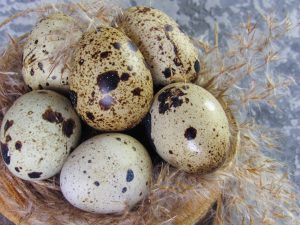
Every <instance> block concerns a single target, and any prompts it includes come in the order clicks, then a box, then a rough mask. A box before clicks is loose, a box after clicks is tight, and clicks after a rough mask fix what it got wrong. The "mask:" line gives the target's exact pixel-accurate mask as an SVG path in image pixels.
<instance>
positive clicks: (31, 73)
mask: <svg viewBox="0 0 300 225" xmlns="http://www.w3.org/2000/svg"><path fill="white" fill-rule="evenodd" d="M30 75H31V76H33V75H34V70H33V68H31V70H30Z"/></svg>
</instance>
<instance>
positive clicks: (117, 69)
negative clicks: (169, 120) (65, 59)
mask: <svg viewBox="0 0 300 225" xmlns="http://www.w3.org/2000/svg"><path fill="white" fill-rule="evenodd" d="M72 63H73V65H72V68H73V73H72V76H71V78H70V89H71V92H70V93H71V99H72V100H73V104H74V106H75V108H76V110H77V112H78V113H79V114H80V116H81V117H82V118H83V119H84V120H85V121H86V122H87V124H88V125H90V126H91V127H93V128H95V129H98V130H102V131H122V130H125V129H128V128H132V127H134V126H135V125H136V124H138V123H139V122H140V121H141V120H142V118H143V117H144V116H145V115H146V113H147V111H148V110H149V108H150V104H151V100H152V97H153V84H152V77H151V73H150V71H149V69H148V68H147V65H146V63H145V60H144V58H143V56H142V54H141V53H140V51H139V50H138V48H137V47H136V45H135V44H134V43H133V42H132V41H131V40H130V39H129V38H128V37H127V36H125V35H124V34H123V33H122V32H120V31H119V30H117V29H115V28H112V27H98V28H97V29H96V30H95V31H91V32H88V33H85V34H84V35H83V37H82V39H81V40H80V41H79V44H78V47H77V49H75V53H74V59H73V62H72Z"/></svg>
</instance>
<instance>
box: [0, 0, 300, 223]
mask: <svg viewBox="0 0 300 225" xmlns="http://www.w3.org/2000/svg"><path fill="white" fill-rule="evenodd" d="M104 6H105V5H104V3H103V2H102V3H101V1H97V3H95V4H93V3H91V4H90V5H88V4H85V5H83V4H57V5H45V6H41V7H39V8H35V9H29V10H26V11H24V12H21V13H19V14H16V15H14V16H13V17H11V18H9V19H7V20H6V21H4V22H3V23H1V24H0V27H1V26H4V25H5V24H7V23H9V22H11V21H12V20H13V19H15V18H16V17H20V16H21V17H22V16H25V15H27V14H28V13H32V12H34V13H40V14H41V16H43V15H45V14H50V13H52V12H55V11H57V10H58V11H63V12H65V13H67V14H69V15H72V16H73V17H74V18H75V19H77V20H78V22H79V23H80V24H81V25H82V28H83V29H87V30H88V29H93V28H94V27H96V26H97V24H99V22H100V23H110V22H111V18H112V16H113V15H115V14H116V12H119V9H118V8H117V7H116V8H111V7H104ZM260 23H262V24H264V25H265V27H264V30H263V31H259V30H258V29H257V24H255V23H252V22H251V20H250V18H249V20H248V21H247V22H246V23H242V24H241V26H240V27H239V28H237V29H236V31H235V33H234V34H232V35H231V36H228V43H229V46H228V49H227V50H223V49H219V46H218V38H217V37H218V35H217V34H218V30H217V26H216V29H215V31H216V32H215V33H216V35H215V36H216V38H215V43H214V44H213V45H212V46H210V45H209V44H208V43H207V42H204V41H203V40H201V41H199V40H194V43H195V45H196V46H197V47H198V48H199V50H200V51H201V54H200V57H201V62H202V74H201V76H200V79H199V80H198V81H197V82H198V84H199V85H201V86H203V87H205V88H206V89H207V90H209V91H210V92H211V93H212V94H214V96H216V97H217V98H218V99H219V100H220V102H221V103H222V105H223V107H224V109H225V110H226V112H227V115H228V118H229V120H230V124H231V131H232V140H231V143H232V146H231V147H232V152H231V155H230V156H229V159H228V161H227V162H226V163H225V165H224V166H223V167H222V168H221V169H219V170H218V171H216V172H214V173H212V174H208V175H197V174H194V175H188V174H186V173H184V172H181V171H178V170H176V169H174V168H171V167H169V166H168V165H167V164H162V165H156V166H155V168H154V171H153V183H152V185H151V192H150V195H149V197H148V198H147V199H145V200H144V201H143V202H141V203H140V204H139V206H137V207H136V208H135V209H134V210H132V211H128V212H126V213H125V214H124V215H121V216H120V215H119V216H117V215H95V214H90V213H86V212H82V211H80V210H77V209H75V208H74V207H72V206H71V205H69V204H68V203H67V202H66V201H65V200H64V199H63V196H62V194H61V192H60V190H59V185H58V183H59V182H58V177H54V178H52V179H49V180H47V181H42V182H31V183H30V182H26V181H22V180H20V179H18V178H15V177H13V176H12V175H11V174H10V173H9V172H8V171H7V169H6V168H5V166H4V164H3V162H1V163H0V171H1V178H0V181H1V182H0V203H1V207H0V209H1V211H2V212H6V214H7V215H8V216H9V217H10V218H13V219H14V220H15V222H17V223H18V224H28V223H29V224H35V225H38V224H89V225H94V224H95V225H96V224H119V225H125V224H138V225H140V224H193V223H194V222H195V221H196V220H197V219H198V218H199V217H203V216H204V214H205V213H206V211H203V212H201V210H203V209H205V208H210V207H211V206H212V204H213V203H214V202H215V200H216V199H218V203H219V204H218V206H217V210H216V213H215V215H214V216H215V218H216V219H215V224H218V225H221V224H249V225H252V224H297V223H299V209H298V207H297V195H296V193H295V187H294V186H293V184H292V183H291V182H290V181H289V179H288V176H287V174H286V173H285V172H284V171H285V170H284V166H283V165H282V164H281V163H280V162H278V161H276V160H274V159H272V158H270V157H267V156H266V154H265V153H263V151H262V149H264V150H265V151H273V150H274V149H275V150H276V149H277V146H276V144H275V143H274V142H273V138H271V137H269V136H267V135H266V133H265V132H264V131H263V128H261V127H259V126H258V125H257V124H256V123H255V121H253V120H251V118H245V116H244V115H245V112H247V111H248V110H249V108H250V107H252V106H253V105H259V104H268V105H270V106H271V107H275V108H276V99H278V98H279V97H280V96H281V95H282V94H284V90H286V89H287V88H288V86H289V85H290V84H292V83H293V80H291V79H290V78H288V77H284V76H283V75H280V74H279V75H278V74H277V75H274V74H271V72H272V71H271V70H270V66H269V65H270V63H273V62H274V61H276V60H278V59H279V57H280V52H278V50H276V49H274V46H273V43H274V42H276V41H277V40H278V39H279V38H283V37H284V36H285V34H286V33H287V32H288V31H289V30H291V29H293V27H292V25H291V22H290V21H289V19H288V18H286V19H285V20H283V21H277V20H276V19H275V17H274V16H264V17H263V21H260ZM26 37H27V35H26V34H25V35H24V36H23V37H20V38H16V39H14V38H12V37H11V38H10V44H9V45H8V47H7V48H6V50H5V51H4V52H3V54H2V55H1V58H0V71H1V72H0V110H1V118H0V119H1V120H2V119H3V114H4V113H5V112H6V111H7V109H8V107H9V106H10V105H11V104H12V103H13V102H14V100H15V99H16V98H18V97H19V96H20V95H22V94H24V93H25V92H27V91H28V90H27V88H26V86H25V84H24V83H23V80H22V76H21V70H22V46H23V42H24V40H25V39H26ZM59 54H61V55H62V56H61V57H64V56H65V55H66V54H68V51H64V50H62V52H61V53H59ZM241 82H243V83H244V84H245V83H246V87H245V85H244V86H243V88H242V87H240V84H241ZM220 192H221V194H222V195H221V197H220V195H219V193H220ZM205 204H207V205H205ZM200 206H202V207H200ZM201 213H202V214H201Z"/></svg>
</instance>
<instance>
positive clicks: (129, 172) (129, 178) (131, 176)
mask: <svg viewBox="0 0 300 225" xmlns="http://www.w3.org/2000/svg"><path fill="white" fill-rule="evenodd" d="M133 179H134V173H133V171H132V170H131V169H129V170H127V175H126V181H127V182H131V181H132V180H133Z"/></svg>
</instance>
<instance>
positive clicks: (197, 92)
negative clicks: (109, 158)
mask: <svg viewBox="0 0 300 225" xmlns="http://www.w3.org/2000/svg"><path fill="white" fill-rule="evenodd" d="M150 114H151V122H150V124H151V126H150V127H149V128H150V134H151V138H152V141H153V144H154V146H155V147H156V151H157V152H158V154H159V155H160V156H161V157H162V158H163V159H164V160H165V161H167V162H168V163H170V164H171V165H173V166H174V167H177V168H179V169H181V170H184V171H186V172H191V173H192V172H198V173H209V172H212V171H214V170H216V169H217V168H219V167H220V166H221V165H222V164H223V162H224V160H225V158H226V154H227V152H228V150H229V146H230V141H229V139H230V130H229V123H228V119H227V117H226V114H225V112H224V110H223V108H222V106H221V105H220V103H219V102H218V101H217V99H216V98H215V97H214V96H213V95H212V94H210V93H209V92H208V91H206V90H205V89H203V88H202V87H200V86H197V85H195V84H185V83H175V84H170V85H168V86H166V87H165V88H163V89H162V90H160V91H159V92H158V93H157V94H156V96H155V97H154V102H153V105H152V107H151V111H150Z"/></svg>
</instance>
